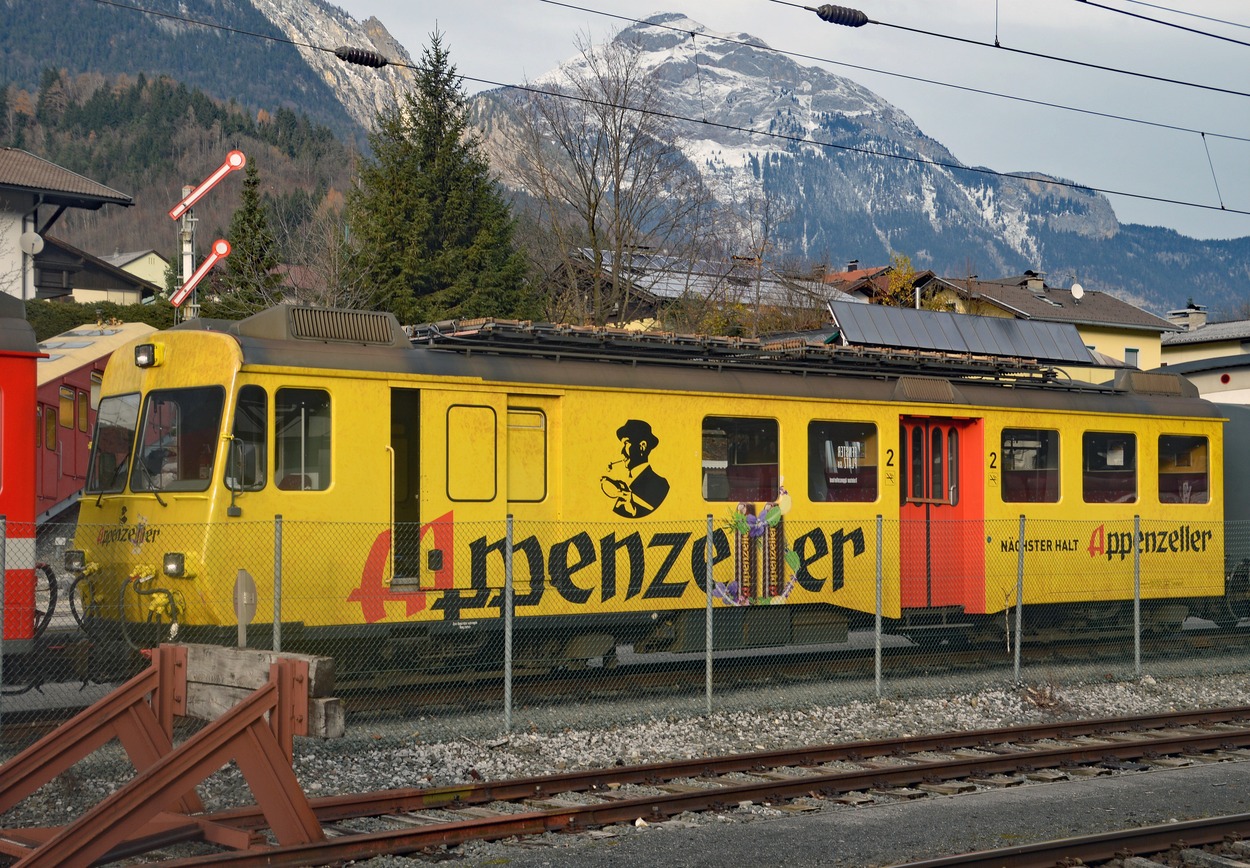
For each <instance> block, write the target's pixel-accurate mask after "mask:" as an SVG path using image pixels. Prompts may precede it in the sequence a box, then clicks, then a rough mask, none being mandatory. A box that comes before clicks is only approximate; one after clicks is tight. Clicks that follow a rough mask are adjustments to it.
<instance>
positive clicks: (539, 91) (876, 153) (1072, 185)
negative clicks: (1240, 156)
mask: <svg viewBox="0 0 1250 868" xmlns="http://www.w3.org/2000/svg"><path fill="white" fill-rule="evenodd" d="M93 2H96V3H100V4H103V5H107V6H115V7H118V8H121V9H127V10H130V11H134V12H140V13H144V14H149V15H155V16H158V17H162V18H169V19H174V20H178V21H182V22H183V23H187V24H194V25H198V26H201V27H208V28H210V29H215V30H222V31H225V32H230V33H237V34H240V35H245V36H252V37H254V38H257V39H264V40H267V41H271V42H277V43H284V44H288V45H296V46H302V47H305V48H309V49H312V50H315V51H324V52H327V53H329V54H335V55H336V56H340V55H339V54H338V52H340V51H345V52H349V53H350V52H351V51H352V49H347V48H344V47H339V48H327V47H325V46H320V45H313V44H311V43H306V42H300V41H298V40H293V39H287V38H285V37H280V36H273V35H271V34H266V33H257V32H255V31H247V30H241V29H239V28H232V27H226V26H223V25H218V24H215V23H213V22H207V21H201V20H198V19H194V18H190V17H188V16H182V15H173V14H171V13H165V12H155V11H153V10H149V9H144V8H142V7H139V6H134V5H131V4H127V3H121V2H118V0H93ZM540 2H544V3H554V0H540ZM772 2H781V0H772ZM554 5H561V6H569V8H574V9H581V8H583V7H575V6H570V4H565V3H554ZM786 5H798V4H786ZM802 8H806V7H802ZM584 11H590V12H594V10H584ZM602 14H605V15H608V17H616V18H619V17H622V16H615V15H610V14H608V13H602ZM627 20H634V21H636V19H627ZM637 23H648V22H641V21H638V22H637ZM682 32H688V31H685V30H683V31H682ZM744 44H745V43H744ZM752 47H756V48H758V47H759V46H757V45H753V46H752ZM379 57H380V55H379ZM340 59H342V58H341V57H340ZM387 65H389V66H392V67H398V68H401V69H416V68H417V67H415V66H414V65H412V64H408V63H403V62H399V61H394V60H389V61H388V62H387ZM459 77H460V78H461V79H462V80H464V81H471V82H474V83H476V84H481V85H485V86H487V87H493V88H501V89H507V90H517V91H521V92H525V93H530V94H534V95H541V96H546V97H552V98H557V99H571V100H574V101H578V102H583V103H587V104H590V105H599V106H608V107H613V108H624V109H626V110H628V111H635V112H638V113H639V114H646V115H653V116H656V117H660V118H663V119H666V120H674V121H681V122H685V123H691V124H702V125H704V126H708V127H714V128H717V129H723V130H727V131H731V132H738V133H744V134H749V135H754V136H760V137H762V138H770V139H777V140H781V141H785V142H790V143H796V144H807V145H812V146H816V147H821V148H825V149H828V150H838V151H844V152H849V153H858V154H863V155H865V156H872V157H880V158H884V159H892V160H901V161H904V162H909V163H914V164H921V165H928V166H935V167H938V168H944V169H949V170H951V171H958V172H967V173H971V174H977V175H984V176H989V177H1000V178H1013V179H1016V180H1027V181H1033V182H1039V181H1040V182H1041V183H1045V184H1049V185H1051V186H1056V187H1062V188H1067V189H1073V190H1084V191H1087V192H1091V193H1101V194H1103V195H1107V196H1123V197H1125V198H1129V199H1136V200H1139V201H1145V202H1155V203H1158V204H1164V205H1177V206H1182V207H1188V208H1199V209H1202V210H1208V211H1221V212H1224V213H1229V214H1241V215H1247V216H1250V210H1244V209H1237V208H1228V207H1225V206H1224V205H1223V204H1222V203H1221V204H1220V205H1210V204H1206V203H1202V202H1192V201H1188V200H1184V199H1174V198H1170V197H1166V196H1154V195H1150V194H1146V193H1131V192H1127V191H1124V190H1113V189H1110V188H1106V187H1097V186H1093V185H1090V184H1079V183H1076V182H1075V181H1064V180H1060V179H1051V178H1047V179H1045V180H1042V179H1039V178H1038V177H1037V174H1038V173H1022V172H1000V171H997V170H994V169H989V168H986V167H984V166H965V165H962V164H960V163H952V162H948V161H943V160H933V159H929V158H927V157H921V156H910V155H907V154H898V153H890V152H887V151H880V150H876V149H873V148H866V147H859V146H854V145H840V144H835V143H832V142H821V141H818V140H816V139H811V138H807V137H805V136H793V135H787V134H785V133H778V132H773V131H770V130H761V129H755V128H751V127H740V126H736V125H733V124H725V123H720V122H716V121H711V120H707V119H702V120H700V119H698V118H691V117H686V116H684V115H679V114H676V113H673V112H662V111H658V110H655V109H642V108H635V107H631V106H623V105H616V104H614V103H610V102H608V101H606V100H595V99H591V98H588V97H583V96H574V95H571V94H567V93H563V92H560V91H558V90H545V89H543V88H538V87H534V86H531V85H518V84H509V83H506V82H498V81H492V80H490V79H482V78H475V77H473V76H468V75H461V76H459ZM1229 138H1233V137H1231V136H1230V137H1229Z"/></svg>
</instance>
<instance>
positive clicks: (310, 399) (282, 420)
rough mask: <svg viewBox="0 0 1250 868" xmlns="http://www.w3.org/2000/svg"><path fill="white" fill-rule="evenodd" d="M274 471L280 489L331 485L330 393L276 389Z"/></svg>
mask: <svg viewBox="0 0 1250 868" xmlns="http://www.w3.org/2000/svg"><path fill="white" fill-rule="evenodd" d="M273 427H274V435H273V443H274V449H275V451H276V453H277V454H276V455H274V462H275V467H274V475H273V478H274V479H276V480H278V488H281V489H282V490H283V491H325V490H326V489H327V488H329V487H330V394H329V393H328V392H326V391H324V390H322V389H279V390H278V391H277V393H276V394H275V395H274V401H273Z"/></svg>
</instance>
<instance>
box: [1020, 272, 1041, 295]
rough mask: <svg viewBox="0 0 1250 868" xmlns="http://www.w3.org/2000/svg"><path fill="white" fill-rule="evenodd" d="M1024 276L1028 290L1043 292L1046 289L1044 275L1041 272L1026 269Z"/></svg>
mask: <svg viewBox="0 0 1250 868" xmlns="http://www.w3.org/2000/svg"><path fill="white" fill-rule="evenodd" d="M1024 277H1025V286H1026V287H1028V290H1029V292H1043V291H1044V290H1045V289H1046V276H1045V275H1044V274H1043V273H1042V272H1040V271H1026V272H1025V273H1024Z"/></svg>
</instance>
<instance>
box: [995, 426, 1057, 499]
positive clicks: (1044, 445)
mask: <svg viewBox="0 0 1250 868" xmlns="http://www.w3.org/2000/svg"><path fill="white" fill-rule="evenodd" d="M1001 454H1002V471H1001V479H1002V488H1001V493H1002V498H1003V502H1004V503H1058V502H1059V432H1058V431H1048V430H1042V429H1038V428H1004V429H1003V439H1002V453H1001Z"/></svg>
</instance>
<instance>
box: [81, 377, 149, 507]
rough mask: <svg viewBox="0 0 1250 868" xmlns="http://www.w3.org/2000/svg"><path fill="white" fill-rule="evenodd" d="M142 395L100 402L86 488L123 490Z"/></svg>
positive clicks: (112, 396)
mask: <svg viewBox="0 0 1250 868" xmlns="http://www.w3.org/2000/svg"><path fill="white" fill-rule="evenodd" d="M139 398H140V395H139V393H138V392H134V393H131V394H129V395H111V396H109V397H108V398H105V399H103V400H102V401H100V409H99V411H98V412H97V414H96V423H95V437H94V438H93V439H92V441H91V465H90V466H89V467H88V468H87V486H86V490H87V491H89V492H91V493H92V494H99V493H106V492H114V491H121V490H122V487H123V486H125V484H126V475H127V474H128V473H129V472H130V466H129V460H130V447H131V446H132V445H133V444H134V442H135V421H136V420H137V419H138V418H139Z"/></svg>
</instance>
